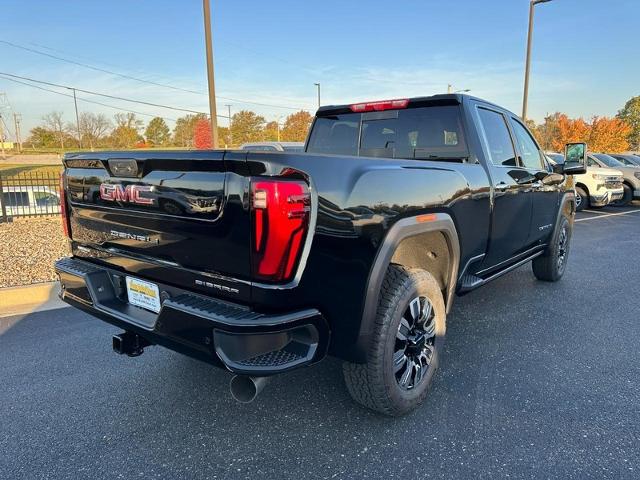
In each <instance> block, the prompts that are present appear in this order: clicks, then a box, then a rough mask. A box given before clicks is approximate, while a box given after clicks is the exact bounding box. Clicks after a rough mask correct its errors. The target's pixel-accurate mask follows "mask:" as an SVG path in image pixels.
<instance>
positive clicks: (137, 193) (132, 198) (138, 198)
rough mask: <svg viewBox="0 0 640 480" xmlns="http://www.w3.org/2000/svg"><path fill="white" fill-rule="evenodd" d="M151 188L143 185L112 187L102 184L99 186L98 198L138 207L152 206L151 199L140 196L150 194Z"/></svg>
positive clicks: (110, 184)
mask: <svg viewBox="0 0 640 480" xmlns="http://www.w3.org/2000/svg"><path fill="white" fill-rule="evenodd" d="M151 191H152V187H147V186H145V185H127V186H126V187H124V186H123V185H114V184H112V183H102V184H101V185H100V198H101V199H102V200H106V201H108V202H128V203H137V204H138V205H153V198H149V197H144V196H143V195H142V194H144V193H147V194H148V193H150V192H151Z"/></svg>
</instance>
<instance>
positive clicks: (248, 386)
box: [229, 375, 269, 403]
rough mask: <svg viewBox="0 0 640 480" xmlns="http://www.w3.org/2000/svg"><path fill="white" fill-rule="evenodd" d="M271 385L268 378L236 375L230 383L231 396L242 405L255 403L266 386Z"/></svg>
mask: <svg viewBox="0 0 640 480" xmlns="http://www.w3.org/2000/svg"><path fill="white" fill-rule="evenodd" d="M267 383H269V378H268V377H249V376H246V375H236V376H234V377H233V378H232V379H231V382H230V383H229V389H230V390H231V395H232V396H233V398H235V399H236V400H237V401H238V402H240V403H251V402H253V401H254V400H255V399H256V397H257V396H258V394H259V393H260V392H261V391H262V389H263V388H264V387H265V385H266V384H267Z"/></svg>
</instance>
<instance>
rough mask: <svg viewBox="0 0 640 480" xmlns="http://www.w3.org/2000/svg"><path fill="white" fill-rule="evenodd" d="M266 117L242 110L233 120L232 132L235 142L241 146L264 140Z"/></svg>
mask: <svg viewBox="0 0 640 480" xmlns="http://www.w3.org/2000/svg"><path fill="white" fill-rule="evenodd" d="M264 124H265V120H264V117H261V116H260V115H256V114H255V113H254V112H251V111H249V110H241V111H239V112H238V113H236V114H235V115H233V117H232V118H231V132H232V134H233V142H234V143H235V144H236V145H241V144H243V143H246V142H256V141H260V140H262V139H263V138H264Z"/></svg>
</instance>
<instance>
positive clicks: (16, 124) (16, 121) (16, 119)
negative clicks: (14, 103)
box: [13, 112, 22, 153]
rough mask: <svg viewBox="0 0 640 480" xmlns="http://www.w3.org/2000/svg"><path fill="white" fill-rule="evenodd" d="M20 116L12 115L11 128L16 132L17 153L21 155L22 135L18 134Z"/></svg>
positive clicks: (17, 114)
mask: <svg viewBox="0 0 640 480" xmlns="http://www.w3.org/2000/svg"><path fill="white" fill-rule="evenodd" d="M20 120H21V118H20V114H19V113H15V112H14V113H13V127H14V129H15V132H16V143H17V144H18V153H22V135H21V134H20Z"/></svg>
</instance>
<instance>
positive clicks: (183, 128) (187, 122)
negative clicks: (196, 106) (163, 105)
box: [173, 113, 207, 148]
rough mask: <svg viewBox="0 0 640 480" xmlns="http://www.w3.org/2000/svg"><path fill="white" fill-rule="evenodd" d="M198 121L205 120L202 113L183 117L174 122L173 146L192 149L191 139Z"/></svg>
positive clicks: (205, 117)
mask: <svg viewBox="0 0 640 480" xmlns="http://www.w3.org/2000/svg"><path fill="white" fill-rule="evenodd" d="M198 120H207V116H206V115H205V114H204V113H198V114H196V115H191V114H189V115H185V116H184V117H180V118H178V119H177V120H176V126H175V127H174V128H173V144H174V145H175V146H177V147H189V148H192V147H193V138H194V134H195V128H196V124H197V123H198Z"/></svg>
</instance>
